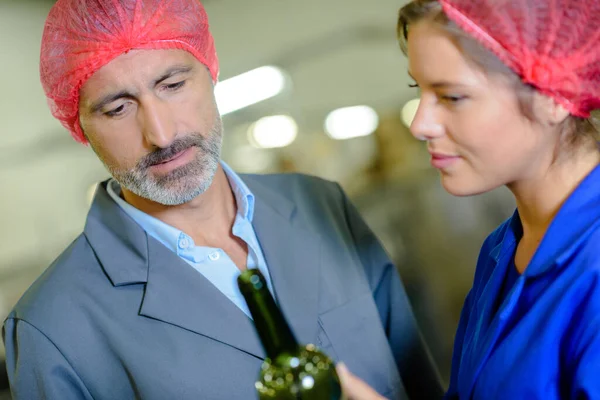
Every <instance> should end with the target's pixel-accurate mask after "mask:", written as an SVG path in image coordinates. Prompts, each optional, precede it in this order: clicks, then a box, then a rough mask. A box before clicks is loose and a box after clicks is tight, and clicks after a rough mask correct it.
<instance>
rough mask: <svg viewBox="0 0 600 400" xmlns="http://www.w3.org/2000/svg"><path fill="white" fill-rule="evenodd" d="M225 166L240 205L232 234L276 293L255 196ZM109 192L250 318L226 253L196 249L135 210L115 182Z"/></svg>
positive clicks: (178, 233)
mask: <svg viewBox="0 0 600 400" xmlns="http://www.w3.org/2000/svg"><path fill="white" fill-rule="evenodd" d="M221 166H222V167H223V170H224V171H225V175H226V176H227V179H228V180H229V185H230V186H231V189H232V191H233V194H234V196H235V200H236V203H237V214H236V216H235V222H234V224H233V228H232V233H233V235H235V236H236V237H238V238H240V239H242V240H243V241H244V242H245V243H246V244H247V245H248V259H247V267H248V268H258V269H259V270H260V272H262V274H263V275H264V276H265V279H266V280H267V285H268V287H269V290H270V291H271V293H273V286H272V283H271V277H270V275H269V270H268V268H267V263H266V261H265V258H264V255H263V253H262V249H261V247H260V244H259V243H258V239H257V238H256V233H255V232H254V228H253V226H252V219H253V216H254V195H253V194H252V192H251V191H250V189H249V188H248V187H247V186H246V184H245V183H244V182H243V181H242V179H241V178H240V177H239V176H238V175H237V174H236V173H235V172H234V171H233V170H232V169H231V168H230V167H229V166H228V165H227V164H225V163H224V162H221ZM107 191H108V194H109V195H110V196H111V197H112V199H113V200H114V201H115V202H116V203H117V204H118V205H119V206H120V207H121V208H122V209H123V211H125V212H126V213H127V214H128V215H129V216H130V217H131V218H132V219H133V220H134V221H135V222H137V223H138V225H140V226H141V227H142V229H144V230H145V231H146V232H147V233H148V234H149V235H150V236H152V237H153V238H155V239H156V240H158V241H159V242H161V243H162V244H163V245H165V246H166V247H167V248H168V249H170V250H171V251H173V252H174V253H176V254H177V255H178V256H179V257H180V258H181V259H182V260H184V261H185V262H187V263H188V264H189V265H191V266H192V267H193V268H194V269H195V270H196V271H198V272H199V273H201V274H202V275H203V276H204V277H205V278H206V279H208V280H209V281H210V282H211V283H212V284H213V285H215V287H216V288H217V289H219V290H220V291H221V293H223V294H224V295H225V296H227V297H228V298H229V300H231V301H232V302H233V303H234V304H235V305H236V306H238V307H239V308H240V309H241V310H242V311H243V312H244V313H245V314H246V315H248V316H249V317H250V312H249V311H248V307H247V306H246V302H245V301H244V298H243V296H242V294H241V293H240V290H239V288H238V286H237V281H236V279H237V277H238V275H239V274H240V270H239V269H238V268H237V266H236V265H235V264H234V263H233V261H232V260H231V258H229V256H228V255H227V254H226V253H225V252H224V251H223V250H222V249H218V248H212V247H203V246H196V245H195V244H194V241H193V239H192V238H191V237H190V236H188V235H186V234H185V233H184V232H182V231H180V230H179V229H177V228H174V227H173V226H171V225H168V224H166V223H164V222H162V221H161V220H159V219H157V218H154V217H152V216H150V215H148V214H146V213H145V212H142V211H140V210H138V209H137V208H135V207H133V206H132V205H131V204H129V203H127V202H126V201H125V200H123V199H122V198H121V197H120V194H121V187H120V185H119V183H118V182H117V181H115V180H114V179H111V180H110V181H109V183H108V185H107Z"/></svg>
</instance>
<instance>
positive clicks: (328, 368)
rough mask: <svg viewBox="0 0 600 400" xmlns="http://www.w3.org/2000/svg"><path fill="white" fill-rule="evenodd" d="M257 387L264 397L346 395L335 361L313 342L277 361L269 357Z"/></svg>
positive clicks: (334, 398)
mask: <svg viewBox="0 0 600 400" xmlns="http://www.w3.org/2000/svg"><path fill="white" fill-rule="evenodd" d="M256 390H257V391H258V395H259V399H260V400H268V399H278V400H279V399H281V400H287V399H289V400H300V399H302V400H304V399H307V400H308V399H310V400H338V399H340V398H341V395H342V394H341V389H340V384H339V379H338V377H337V374H336V372H335V366H334V364H333V361H332V360H331V359H330V358H329V357H327V355H325V354H324V353H322V352H321V351H319V350H318V349H317V348H316V347H315V346H313V345H310V344H309V345H307V346H299V347H298V351H297V353H296V354H289V355H288V354H286V355H283V356H280V357H279V359H277V360H276V361H274V362H273V361H271V360H270V359H267V360H265V362H264V363H263V366H262V369H261V372H260V377H259V380H258V382H256Z"/></svg>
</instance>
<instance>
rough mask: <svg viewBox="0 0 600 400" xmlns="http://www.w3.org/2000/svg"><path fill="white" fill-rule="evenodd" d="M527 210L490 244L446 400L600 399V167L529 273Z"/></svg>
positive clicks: (468, 306) (466, 311)
mask: <svg viewBox="0 0 600 400" xmlns="http://www.w3.org/2000/svg"><path fill="white" fill-rule="evenodd" d="M521 236H522V226H521V222H520V219H519V214H518V212H515V214H514V215H513V216H512V218H510V219H509V220H507V221H506V222H505V223H503V224H502V225H500V227H498V228H497V229H496V230H495V231H494V232H493V233H492V234H491V235H490V236H489V237H488V238H487V239H486V241H485V242H484V244H483V247H482V249H481V253H480V256H479V260H478V262H477V270H476V272H475V280H474V283H473V288H472V289H471V291H470V292H469V294H468V296H467V298H466V300H465V305H464V308H463V310H462V314H461V318H460V323H459V326H458V330H457V333H456V339H455V344H454V355H453V359H452V374H451V382H450V388H449V390H448V393H447V394H446V398H448V399H456V398H459V399H461V400H466V399H477V400H479V399H482V400H483V399H485V400H493V399H509V400H513V399H528V400H534V399H543V400H552V399H600V167H596V168H595V169H594V170H593V171H592V172H591V173H590V174H589V175H588V176H587V177H586V178H585V180H584V181H583V182H582V183H581V184H580V185H579V186H578V187H577V189H576V190H575V191H574V192H573V193H572V194H571V196H570V197H569V198H568V199H567V200H566V202H565V203H564V204H563V206H562V207H561V209H560V211H559V212H558V214H557V215H556V217H555V218H554V220H553V222H552V224H551V225H550V227H549V228H548V230H547V232H546V234H545V236H544V238H543V240H542V242H541V243H540V245H539V247H538V249H537V251H536V253H535V254H534V256H533V258H532V259H531V261H530V264H529V265H528V266H527V269H526V270H525V273H524V274H523V275H519V273H518V272H517V271H516V269H515V266H514V255H515V250H516V246H517V243H518V241H519V239H520V237H521Z"/></svg>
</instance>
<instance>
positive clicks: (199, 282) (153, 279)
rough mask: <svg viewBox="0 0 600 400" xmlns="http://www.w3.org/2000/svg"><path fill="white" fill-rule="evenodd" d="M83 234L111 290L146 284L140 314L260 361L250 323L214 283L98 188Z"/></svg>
mask: <svg viewBox="0 0 600 400" xmlns="http://www.w3.org/2000/svg"><path fill="white" fill-rule="evenodd" d="M84 234H85V236H86V237H87V238H88V241H89V243H90V245H91V246H92V248H93V249H94V252H95V253H96V255H97V257H98V260H99V261H100V264H101V266H102V268H103V269H104V271H105V272H106V274H107V276H108V278H109V279H110V281H111V282H112V284H113V285H114V286H123V285H129V284H139V283H145V284H146V287H145V291H144V293H143V295H142V296H143V297H142V304H141V307H140V315H142V316H145V317H149V318H154V319H157V320H160V321H163V322H166V323H169V324H172V325H176V326H178V327H180V328H182V329H186V330H189V331H192V332H195V333H197V334H200V335H203V336H206V337H210V338H212V339H214V340H216V341H219V342H221V343H225V344H227V345H229V346H232V347H235V348H237V349H239V350H241V351H244V352H246V353H249V354H252V355H254V356H256V357H259V358H264V352H263V350H262V347H261V345H260V343H259V341H258V338H257V337H256V333H255V331H254V327H253V326H252V321H251V320H250V319H249V318H248V317H247V316H246V315H245V314H244V313H243V312H242V311H241V310H239V309H238V308H237V307H236V306H235V305H234V304H233V303H232V302H231V301H230V300H229V299H228V298H227V297H226V296H225V295H223V294H222V293H221V292H220V291H219V290H218V289H217V288H215V287H214V286H213V285H212V283H210V282H209V281H208V280H207V279H206V278H204V277H203V276H202V275H201V274H199V273H198V272H197V271H195V270H194V269H193V268H192V267H191V266H190V265H188V264H187V263H186V262H185V261H183V260H181V259H180V258H179V257H178V256H177V255H176V254H174V253H173V252H171V251H170V250H169V249H167V248H166V247H164V246H163V245H162V244H161V243H160V242H158V241H157V240H155V239H154V238H152V237H148V235H147V234H146V232H145V231H144V230H143V229H142V228H141V227H140V226H139V225H137V224H136V223H135V222H134V221H133V220H132V219H131V218H130V217H129V216H128V215H127V214H126V213H125V212H124V211H123V210H121V208H120V207H119V206H118V205H117V204H116V203H115V202H114V201H113V200H112V199H111V198H110V196H109V195H108V193H107V192H106V182H104V183H103V184H102V185H100V186H99V188H98V191H97V193H96V196H95V199H94V203H93V204H92V207H91V209H90V213H89V215H88V219H87V222H86V226H85V230H84Z"/></svg>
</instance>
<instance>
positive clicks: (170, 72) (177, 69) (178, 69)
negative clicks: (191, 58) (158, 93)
mask: <svg viewBox="0 0 600 400" xmlns="http://www.w3.org/2000/svg"><path fill="white" fill-rule="evenodd" d="M192 69H193V67H192V66H190V65H175V66H173V67H171V68H169V69H167V70H166V71H165V73H164V74H162V75H161V76H160V77H159V78H158V79H155V80H154V86H156V85H158V84H159V83H161V82H162V81H165V80H167V79H169V78H170V77H172V76H175V75H178V74H185V73H186V72H190V71H191V70H192Z"/></svg>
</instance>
